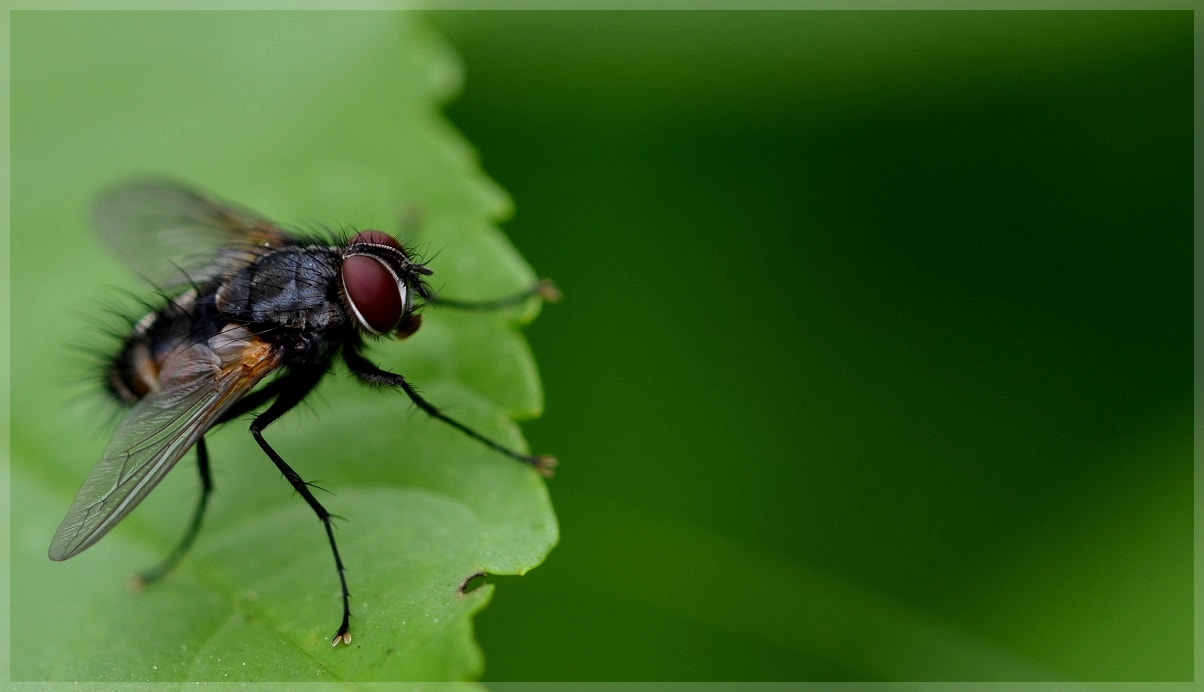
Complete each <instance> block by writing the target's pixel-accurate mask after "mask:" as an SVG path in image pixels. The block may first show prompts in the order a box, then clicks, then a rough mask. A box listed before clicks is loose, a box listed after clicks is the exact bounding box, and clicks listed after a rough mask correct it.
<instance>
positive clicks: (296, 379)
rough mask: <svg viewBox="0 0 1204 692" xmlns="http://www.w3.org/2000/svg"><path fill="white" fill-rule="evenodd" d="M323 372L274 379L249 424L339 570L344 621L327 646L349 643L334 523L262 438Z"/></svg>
mask: <svg viewBox="0 0 1204 692" xmlns="http://www.w3.org/2000/svg"><path fill="white" fill-rule="evenodd" d="M323 374H324V371H323V370H320V369H319V370H313V371H300V372H295V373H294V374H290V375H288V376H286V377H285V378H284V379H282V380H277V382H283V383H284V385H283V386H282V387H281V389H280V393H279V395H278V396H277V397H276V400H275V401H273V402H272V405H271V406H269V407H268V408H267V410H266V411H264V412H263V413H262V414H260V415H259V417H257V418H256V419H255V420H254V421H253V422H252V423H251V435H252V436H254V438H255V441H256V442H258V443H259V446H260V447H261V448H262V449H263V451H264V453H265V454H267V455H268V457H269V458H271V460H272V462H273V463H275V464H276V468H278V469H280V473H282V474H284V477H285V478H286V479H288V482H289V484H290V485H292V486H293V490H296V491H297V494H298V495H300V496H301V497H302V498H303V499H304V500H305V502H306V503H308V504H309V507H310V509H312V510H313V511H314V514H316V515H318V519H319V520H320V521H321V522H322V526H323V528H325V529H326V538H327V539H328V540H329V541H330V552H331V553H333V554H334V566H335V568H336V569H337V570H338V573H339V586H340V587H341V588H342V590H343V621H342V622H341V623H340V624H339V629H338V631H337V632H335V634H334V638H333V639H331V640H330V645H331V646H336V645H338V643H339V642H343V643H344V644H350V643H351V632H350V627H351V622H350V621H351V602H350V599H351V593H350V592H349V591H348V590H347V578H346V576H344V574H343V572H344V568H343V559H342V558H341V557H339V547H338V545H336V543H335V540H334V525H333V524H332V523H331V521H330V520H331V516H332V515H331V514H330V512H328V511H326V508H325V507H323V506H322V503H320V502H318V499H317V498H315V497H314V494H313V493H312V492H310V489H309V484H308V483H306V482H305V480H304V479H302V478H301V476H300V475H299V474H298V473H297V472H296V471H294V470H293V469H292V467H291V466H289V465H288V464H287V463H286V462H285V461H284V459H283V458H282V457H281V456H280V455H279V454H277V453H276V450H274V449H272V446H271V445H269V444H268V443H267V440H265V439H263V430H264V428H266V427H268V426H269V425H271V424H272V423H273V422H274V421H276V420H277V419H278V418H280V417H281V416H283V415H284V414H285V413H288V411H289V410H290V409H292V408H293V407H294V406H296V405H297V404H299V403H301V400H302V399H304V398H305V395H306V394H308V393H309V392H310V391H311V390H312V389H313V388H314V387H315V386H316V385H317V384H318V380H320V379H322V375H323Z"/></svg>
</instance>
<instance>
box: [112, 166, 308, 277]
mask: <svg viewBox="0 0 1204 692" xmlns="http://www.w3.org/2000/svg"><path fill="white" fill-rule="evenodd" d="M93 222H94V223H95V225H96V229H97V231H98V232H99V233H100V237H101V238H102V239H103V240H104V242H105V244H106V245H108V247H109V249H110V250H112V251H113V252H114V253H115V254H116V255H117V256H118V257H119V258H121V260H122V261H123V262H125V264H126V266H127V267H129V268H130V269H131V270H133V272H134V273H135V274H138V275H140V276H142V277H144V278H146V279H148V280H150V281H151V282H153V283H154V284H155V285H157V286H159V287H161V288H172V287H176V286H181V285H184V284H188V283H190V282H196V283H203V282H204V281H206V280H208V279H210V278H213V277H215V276H219V275H222V274H224V273H226V272H228V271H231V270H234V269H238V268H240V267H243V266H246V265H248V264H250V263H251V262H253V261H255V258H256V257H258V256H259V255H261V254H263V253H264V252H265V251H266V250H269V249H271V248H275V247H280V246H282V245H287V244H291V243H293V242H295V241H294V240H293V239H292V237H291V236H289V235H288V234H287V233H285V232H284V231H282V230H281V229H280V228H278V227H276V226H275V224H273V223H272V222H271V221H269V220H268V219H266V218H264V217H262V216H260V215H259V214H256V213H255V212H253V211H249V210H246V209H242V208H239V207H237V206H235V205H232V204H229V203H226V202H218V201H215V200H212V199H210V198H208V197H206V196H205V195H203V194H201V193H200V192H197V191H196V190H193V189H191V188H189V187H186V186H184V185H182V184H179V183H175V182H171V181H166V180H146V181H140V182H134V183H130V184H127V185H124V186H122V187H119V188H117V189H115V190H113V191H111V192H109V193H108V194H107V195H105V196H104V197H102V198H101V199H100V201H99V202H98V203H97V205H96V208H95V209H94V212H93Z"/></svg>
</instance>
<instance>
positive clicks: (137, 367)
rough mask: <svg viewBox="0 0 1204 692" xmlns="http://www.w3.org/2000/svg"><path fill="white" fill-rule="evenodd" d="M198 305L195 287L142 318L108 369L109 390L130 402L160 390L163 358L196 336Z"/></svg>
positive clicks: (118, 397) (106, 375)
mask: <svg viewBox="0 0 1204 692" xmlns="http://www.w3.org/2000/svg"><path fill="white" fill-rule="evenodd" d="M196 305H197V291H196V290H195V289H194V290H191V291H188V292H186V293H184V294H182V295H180V296H179V297H177V298H175V299H173V300H171V301H169V302H168V303H167V304H166V305H164V306H163V307H162V308H160V309H158V310H156V311H154V312H151V313H149V314H147V315H146V316H145V317H143V318H142V319H141V320H139V321H138V323H137V324H135V325H134V329H133V331H132V332H131V334H130V335H129V336H128V337H126V339H125V341H123V342H122V344H121V349H120V350H119V351H118V352H117V354H116V355H114V356H113V358H112V359H111V360H110V361H109V364H108V367H107V368H106V369H105V374H104V376H105V389H106V390H108V391H109V393H111V394H112V395H113V396H114V397H116V398H117V399H118V400H119V401H121V402H122V403H124V404H127V405H133V404H136V403H137V402H138V401H139V400H140V399H142V398H143V397H145V396H146V395H148V394H153V393H155V392H157V391H159V372H160V370H161V369H162V366H163V361H164V360H165V359H166V358H167V356H168V355H169V354H170V353H172V352H173V351H176V350H178V349H180V348H183V347H186V346H188V345H189V344H190V343H192V341H193V339H194V338H195V337H194V334H195V333H196V323H197V317H196V315H195V311H196Z"/></svg>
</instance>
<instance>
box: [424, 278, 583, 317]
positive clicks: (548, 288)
mask: <svg viewBox="0 0 1204 692" xmlns="http://www.w3.org/2000/svg"><path fill="white" fill-rule="evenodd" d="M418 290H419V293H420V294H421V295H422V297H423V298H424V299H425V300H426V302H427V303H430V304H431V305H438V306H439V307H445V308H456V309H457V310H501V309H503V308H509V307H513V306H515V305H521V304H522V303H523V302H525V301H527V300H529V299H531V298H534V297H536V296H539V297H540V298H543V299H544V300H546V301H548V302H550V303H555V302H556V301H558V300H560V289H558V288H556V284H554V283H552V280H551V279H540V280H539V281H536V282H535V283H534V284H533V285H532V286H531V287H529V288H526V289H524V290H522V291H519V292H518V293H515V294H513V295H509V296H503V297H501V298H495V299H493V300H456V299H455V298H445V297H443V296H441V295H438V294H436V293H434V292H432V291H431V290H430V289H429V288H426V287H425V285H424V284H420V285H419V289H418Z"/></svg>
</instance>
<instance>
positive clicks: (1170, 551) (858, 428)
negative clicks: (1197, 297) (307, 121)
mask: <svg viewBox="0 0 1204 692" xmlns="http://www.w3.org/2000/svg"><path fill="white" fill-rule="evenodd" d="M426 18H427V19H428V20H429V21H431V22H432V23H433V24H434V25H435V26H436V27H437V28H438V29H439V30H440V31H441V32H442V33H443V34H444V36H445V37H446V38H447V39H448V41H449V42H450V43H451V45H452V46H454V48H455V50H456V51H457V52H458V53H459V54H460V57H461V59H462V62H463V66H464V70H465V74H466V82H465V88H464V91H463V93H462V94H461V95H460V96H459V97H458V98H457V99H456V100H454V101H453V102H452V103H451V104H450V105H449V107H448V108H447V113H448V115H449V117H450V119H451V121H452V122H453V124H454V125H455V126H456V127H458V128H459V129H461V130H462V131H463V132H464V133H465V134H466V136H467V138H468V139H469V140H470V141H471V142H472V144H473V146H475V147H476V148H477V149H478V150H479V152H480V154H481V157H482V165H483V167H484V169H485V171H486V172H487V173H488V174H489V175H490V176H491V177H492V178H493V179H494V180H496V181H497V182H498V183H499V184H500V185H501V186H502V187H504V188H505V189H506V190H507V191H508V192H509V193H510V194H511V195H512V197H513V198H514V200H515V204H516V210H517V211H516V214H515V216H514V218H513V219H512V220H511V221H509V222H508V223H507V224H506V225H505V229H506V231H507V234H508V235H509V236H510V238H511V239H512V240H513V242H514V243H515V245H516V246H517V247H518V248H519V249H520V251H521V252H522V253H523V254H524V256H525V257H526V258H527V260H528V261H529V262H530V263H531V264H532V266H534V267H535V268H536V270H537V271H538V272H540V273H541V274H544V275H548V276H551V277H553V278H555V279H556V281H557V282H558V284H559V285H560V286H561V288H562V289H563V291H564V293H565V300H564V301H563V303H561V304H560V305H557V306H552V307H549V308H548V309H546V310H545V311H544V313H543V315H542V316H541V318H540V319H539V320H537V321H536V322H535V323H534V324H533V325H531V326H530V327H529V328H527V330H526V334H527V335H528V337H529V340H530V342H531V346H532V350H533V351H534V353H535V355H536V358H537V359H538V362H539V365H540V369H541V372H542V375H543V382H544V387H545V394H546V402H547V406H546V413H545V415H544V416H543V417H542V418H541V419H539V420H537V421H534V422H531V423H528V424H526V425H524V431H525V432H526V434H527V436H528V439H529V440H530V441H531V445H532V447H533V448H534V449H537V450H541V451H549V452H554V453H556V454H557V455H558V456H559V457H560V458H561V461H562V465H561V469H560V471H559V473H558V475H557V477H556V478H555V479H554V480H553V481H552V482H551V484H550V488H551V496H552V499H553V502H554V503H555V506H556V510H557V515H558V517H559V520H560V527H561V541H560V545H559V546H558V547H557V548H556V549H555V550H554V551H553V552H552V554H551V555H550V557H549V558H548V560H547V561H546V563H545V564H543V565H542V566H540V567H539V568H538V569H535V570H534V571H532V572H530V573H529V574H527V575H525V576H523V577H496V578H493V579H491V581H493V582H494V583H496V584H497V585H498V588H497V591H496V593H495V594H494V598H493V603H492V604H491V605H490V606H489V607H488V608H487V609H486V610H485V611H483V613H482V614H481V615H480V616H478V618H477V621H476V622H477V634H478V638H479V641H480V642H481V645H482V647H483V649H484V652H485V656H486V661H487V668H486V679H489V680H509V679H524V680H530V679H552V680H560V679H603V680H625V679H645V680H671V679H690V680H704V679H751V680H836V679H858V680H943V679H958V680H966V679H1002V680H1047V679H1086V680H1187V679H1190V678H1191V675H1192V655H1193V645H1192V641H1193V640H1192V634H1193V630H1192V627H1193V621H1192V589H1193V581H1192V548H1193V543H1192V509H1193V504H1192V502H1193V496H1192V443H1193V437H1192V389H1191V387H1192V384H1191V378H1192V358H1193V351H1192V316H1191V315H1192V313H1191V310H1192V299H1193V298H1192V267H1193V265H1192V247H1193V246H1192V225H1191V224H1192V195H1193V188H1192V153H1191V144H1192V89H1193V86H1194V85H1193V77H1192V74H1193V73H1192V69H1193V65H1192V17H1191V15H1190V14H1189V13H906V14H896V13H826V12H800V13H738V12H737V13H592V12H590V13H556V12H553V13H479V12H471V13H431V14H427V15H426ZM315 50H321V46H315ZM204 67H205V69H211V70H221V69H242V66H230V65H211V66H204ZM297 78H298V79H304V78H305V75H300V74H299V75H298V76H297ZM348 98H358V99H361V100H363V102H364V104H365V107H366V108H368V107H371V99H372V95H371V94H351V95H348ZM204 115H205V114H204V113H203V112H201V113H198V114H197V123H203V122H204ZM95 117H97V118H99V119H102V120H103V118H104V117H105V115H104V111H103V109H98V112H97V114H96V116H95ZM18 124H19V123H14V125H15V126H16V125H18ZM286 125H287V124H283V126H286ZM187 126H188V124H181V125H180V128H181V131H182V132H187ZM163 136H165V137H170V136H172V134H171V132H169V131H165V132H164V133H163ZM147 146H153V141H151V142H148V144H147ZM296 147H297V148H296V150H295V152H293V153H292V154H291V156H293V158H294V164H295V165H297V166H300V167H304V165H305V163H304V162H305V160H306V142H304V141H298V142H297V144H296ZM297 162H301V163H297ZM119 163H120V162H114V163H113V165H114V166H117V165H118V164H119ZM218 163H219V162H218V161H214V162H213V166H215V167H216V166H217V164H218ZM271 163H272V165H276V166H279V165H281V163H282V162H281V161H274V162H271ZM263 165H264V166H265V167H266V166H267V165H268V164H267V163H265V164H263ZM250 172H251V173H254V172H255V171H254V170H253V168H252V169H251V171H250ZM267 173H269V174H270V170H268V171H267ZM72 175H74V174H73V173H72V172H70V171H66V172H65V177H66V178H67V179H70V178H71V177H72ZM290 175H292V176H299V175H300V173H298V172H297V171H295V170H293V171H291V172H290ZM247 178H248V180H251V179H253V176H251V175H247ZM205 182H209V181H205ZM14 189H16V188H14ZM83 192H85V191H79V190H72V191H71V194H83ZM382 204H383V203H382ZM340 213H342V212H340ZM343 216H347V217H348V218H355V216H354V215H352V214H349V213H343ZM340 218H341V217H340ZM26 230H27V229H26ZM15 232H26V231H23V230H22V229H16V231H15ZM41 232H46V231H45V230H44V229H43V230H42V231H41ZM20 259H22V258H17V257H14V260H20ZM41 266H52V265H50V264H45V265H41ZM101 272H103V276H104V277H105V278H108V277H113V276H118V275H120V270H119V269H118V268H116V266H115V263H114V266H105V267H104V268H103V269H97V277H99V276H101ZM94 278H96V277H92V276H81V278H80V282H81V284H83V285H86V286H88V287H89V288H87V289H86V290H89V291H90V290H92V289H91V288H90V287H92V286H94V285H96V284H97V283H99V282H100V279H97V280H96V281H93V279H94ZM18 288H20V287H19V286H18ZM18 294H19V291H18ZM17 336H19V335H15V338H16V337H17ZM60 381H61V380H60ZM18 394H19V393H14V400H15V401H16V400H17V395H18ZM16 463H19V460H18V461H17V462H16Z"/></svg>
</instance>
